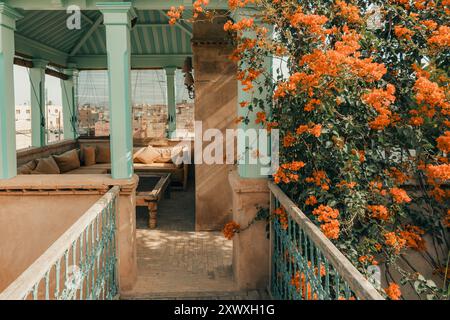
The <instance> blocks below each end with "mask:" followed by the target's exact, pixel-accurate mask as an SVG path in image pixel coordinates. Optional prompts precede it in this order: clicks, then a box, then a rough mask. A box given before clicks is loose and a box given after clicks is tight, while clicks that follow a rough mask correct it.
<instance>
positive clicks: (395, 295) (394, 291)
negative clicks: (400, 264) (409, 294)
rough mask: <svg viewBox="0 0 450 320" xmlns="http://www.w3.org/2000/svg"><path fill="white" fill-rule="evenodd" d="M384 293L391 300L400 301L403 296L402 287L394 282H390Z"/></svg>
mask: <svg viewBox="0 0 450 320" xmlns="http://www.w3.org/2000/svg"><path fill="white" fill-rule="evenodd" d="M384 291H385V292H386V294H387V295H388V297H389V298H390V299H391V300H400V297H401V296H402V292H401V291H400V287H399V286H398V285H397V284H396V283H394V282H390V283H389V287H387V288H386V289H384Z"/></svg>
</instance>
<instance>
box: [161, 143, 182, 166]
mask: <svg viewBox="0 0 450 320" xmlns="http://www.w3.org/2000/svg"><path fill="white" fill-rule="evenodd" d="M155 149H156V150H157V151H158V152H159V154H160V157H159V158H158V159H156V160H155V161H154V162H161V163H169V162H174V163H177V161H178V159H179V158H182V157H183V147H179V146H178V147H159V148H155Z"/></svg>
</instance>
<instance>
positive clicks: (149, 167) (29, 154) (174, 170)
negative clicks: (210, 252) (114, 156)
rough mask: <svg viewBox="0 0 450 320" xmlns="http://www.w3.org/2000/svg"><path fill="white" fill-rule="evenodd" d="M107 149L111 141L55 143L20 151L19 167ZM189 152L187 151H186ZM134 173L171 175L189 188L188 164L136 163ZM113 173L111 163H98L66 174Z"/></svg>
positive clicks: (169, 146)
mask: <svg viewBox="0 0 450 320" xmlns="http://www.w3.org/2000/svg"><path fill="white" fill-rule="evenodd" d="M177 144H178V142H176V141H170V142H169V143H168V145H167V146H164V147H163V148H172V147H174V146H175V145H177ZM87 146H94V147H107V148H109V139H79V140H69V141H62V142H58V143H54V144H51V145H48V146H45V147H41V148H28V149H23V150H19V151H18V152H17V165H18V168H20V167H21V166H23V165H25V164H27V163H29V162H30V161H32V160H37V159H41V158H47V157H50V156H54V155H60V154H63V153H65V152H67V151H70V150H75V149H77V150H79V149H82V148H83V147H87ZM140 148H141V147H135V148H134V152H136V151H138V150H139V149H140ZM185 151H186V152H187V150H185ZM133 167H134V172H135V173H136V174H138V175H139V173H170V174H171V180H172V181H173V182H174V183H175V184H178V185H180V186H181V187H182V188H183V189H184V190H186V187H187V180H188V170H189V167H188V164H184V163H183V164H175V163H173V162H154V163H150V164H144V163H134V164H133ZM110 172H111V163H96V164H93V165H90V166H85V165H83V163H82V166H81V167H79V168H77V169H74V170H71V171H68V172H65V173H64V174H109V173H110Z"/></svg>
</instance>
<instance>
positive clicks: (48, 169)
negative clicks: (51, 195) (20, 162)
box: [31, 156, 61, 174]
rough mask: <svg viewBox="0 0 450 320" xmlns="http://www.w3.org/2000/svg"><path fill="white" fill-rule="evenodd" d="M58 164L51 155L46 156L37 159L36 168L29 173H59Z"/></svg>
mask: <svg viewBox="0 0 450 320" xmlns="http://www.w3.org/2000/svg"><path fill="white" fill-rule="evenodd" d="M60 173H61V171H60V170H59V167H58V164H57V163H56V161H55V159H53V157H52V156H50V157H48V158H43V159H38V160H37V165H36V168H35V169H34V170H33V171H31V174H60Z"/></svg>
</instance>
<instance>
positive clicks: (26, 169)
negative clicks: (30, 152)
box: [17, 160, 37, 174]
mask: <svg viewBox="0 0 450 320" xmlns="http://www.w3.org/2000/svg"><path fill="white" fill-rule="evenodd" d="M36 165H37V162H36V160H31V161H30V162H27V163H25V164H23V165H21V166H20V167H18V168H17V174H30V173H31V171H33V170H34V169H36Z"/></svg>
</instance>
